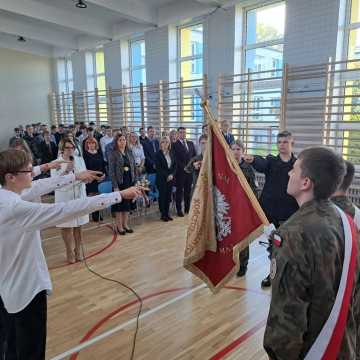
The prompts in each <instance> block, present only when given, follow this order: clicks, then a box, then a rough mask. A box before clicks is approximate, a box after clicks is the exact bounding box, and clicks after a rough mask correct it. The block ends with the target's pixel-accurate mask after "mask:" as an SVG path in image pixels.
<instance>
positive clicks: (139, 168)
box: [129, 132, 145, 178]
mask: <svg viewBox="0 0 360 360" xmlns="http://www.w3.org/2000/svg"><path fill="white" fill-rule="evenodd" d="M129 148H130V150H131V152H132V154H133V156H134V159H135V166H136V177H137V178H139V177H140V176H141V174H142V173H143V172H144V166H145V155H144V149H143V147H142V145H141V144H140V142H139V138H138V136H137V135H136V133H134V132H131V133H130V142H129Z"/></svg>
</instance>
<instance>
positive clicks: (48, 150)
mask: <svg viewBox="0 0 360 360" xmlns="http://www.w3.org/2000/svg"><path fill="white" fill-rule="evenodd" d="M43 136H44V140H43V141H42V142H41V143H40V144H39V151H40V156H41V163H42V164H46V163H49V162H51V161H53V160H56V159H57V157H58V147H57V145H56V143H55V142H53V141H51V139H50V133H49V131H47V130H45V131H44V133H43Z"/></svg>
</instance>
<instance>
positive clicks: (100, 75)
mask: <svg viewBox="0 0 360 360" xmlns="http://www.w3.org/2000/svg"><path fill="white" fill-rule="evenodd" d="M85 60H86V85H87V90H88V92H90V94H89V97H88V114H89V121H97V118H96V112H97V110H96V101H95V89H97V90H98V101H99V109H98V111H99V121H100V123H106V122H107V102H106V80H105V59H104V51H103V50H102V49H97V50H94V51H88V52H87V53H86V54H85Z"/></svg>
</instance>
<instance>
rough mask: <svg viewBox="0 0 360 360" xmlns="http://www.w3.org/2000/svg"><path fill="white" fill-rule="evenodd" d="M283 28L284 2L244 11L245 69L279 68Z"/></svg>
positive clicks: (280, 64)
mask: <svg viewBox="0 0 360 360" xmlns="http://www.w3.org/2000/svg"><path fill="white" fill-rule="evenodd" d="M284 29H285V3H284V2H281V3H276V4H273V5H268V6H262V7H258V8H256V9H250V10H248V11H247V12H246V37H245V47H244V49H245V54H244V55H245V62H244V63H245V68H244V70H245V71H247V70H250V71H251V72H257V71H265V70H271V69H274V68H277V69H281V67H282V62H283V43H284Z"/></svg>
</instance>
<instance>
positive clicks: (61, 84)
mask: <svg viewBox="0 0 360 360" xmlns="http://www.w3.org/2000/svg"><path fill="white" fill-rule="evenodd" d="M56 67H57V80H58V92H59V93H70V92H72V91H73V90H74V79H73V71H72V63H71V60H70V59H68V58H61V59H58V60H57V64H56Z"/></svg>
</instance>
